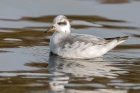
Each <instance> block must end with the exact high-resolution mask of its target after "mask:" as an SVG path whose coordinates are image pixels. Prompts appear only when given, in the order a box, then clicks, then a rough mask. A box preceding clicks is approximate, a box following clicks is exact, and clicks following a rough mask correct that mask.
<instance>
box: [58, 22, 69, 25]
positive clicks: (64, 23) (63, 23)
mask: <svg viewBox="0 0 140 93" xmlns="http://www.w3.org/2000/svg"><path fill="white" fill-rule="evenodd" d="M58 24H59V25H67V23H66V22H58Z"/></svg>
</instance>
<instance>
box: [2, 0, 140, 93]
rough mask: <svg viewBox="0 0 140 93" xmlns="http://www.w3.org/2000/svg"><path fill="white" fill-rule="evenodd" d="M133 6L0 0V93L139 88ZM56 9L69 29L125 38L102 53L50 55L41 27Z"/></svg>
mask: <svg viewBox="0 0 140 93" xmlns="http://www.w3.org/2000/svg"><path fill="white" fill-rule="evenodd" d="M139 8H140V2H139V0H59V1H58V0H57V2H56V1H53V0H41V1H37V0H34V1H33V0H30V1H25V0H20V1H19V0H13V1H10V0H1V3H0V93H11V92H12V93H140V21H139V20H140V16H139V15H140V12H139V10H138V9H139ZM59 14H64V15H66V16H67V17H68V19H70V22H71V25H72V29H71V30H72V32H74V33H82V34H91V35H97V36H100V37H104V38H106V37H115V36H124V35H129V39H128V40H127V41H126V42H124V43H123V44H121V45H119V46H117V47H116V48H115V49H113V50H111V51H110V52H108V53H107V54H105V55H104V57H103V58H96V59H91V60H74V59H64V58H61V57H59V56H56V55H52V54H50V53H49V37H50V36H51V35H52V33H47V34H44V31H46V30H47V29H48V28H49V27H50V26H51V25H52V20H53V18H54V17H55V16H57V15H59ZM95 24H96V26H95Z"/></svg>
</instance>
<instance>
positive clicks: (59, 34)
mask: <svg viewBox="0 0 140 93" xmlns="http://www.w3.org/2000/svg"><path fill="white" fill-rule="evenodd" d="M69 35H70V32H68V31H67V32H66V33H65V32H57V31H55V32H54V33H53V35H52V36H51V40H52V42H55V43H58V42H59V41H61V40H63V39H65V38H67V37H68V36H69Z"/></svg>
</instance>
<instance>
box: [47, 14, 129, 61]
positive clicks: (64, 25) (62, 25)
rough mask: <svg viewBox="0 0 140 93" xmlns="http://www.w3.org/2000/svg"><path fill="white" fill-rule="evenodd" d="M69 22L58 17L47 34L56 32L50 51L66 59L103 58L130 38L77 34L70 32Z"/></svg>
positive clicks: (60, 16) (61, 16) (62, 17)
mask: <svg viewBox="0 0 140 93" xmlns="http://www.w3.org/2000/svg"><path fill="white" fill-rule="evenodd" d="M70 28H71V26H70V23H69V20H68V19H67V18H66V17H65V16H63V15H58V16H57V17H55V18H54V20H53V26H52V27H51V28H49V29H48V30H47V31H46V32H49V31H52V30H54V31H55V32H54V33H53V35H52V36H51V38H50V51H51V52H52V53H54V54H57V55H59V56H62V57H64V58H78V59H91V58H95V57H101V56H102V55H104V54H105V53H106V52H108V51H109V50H111V49H113V48H114V47H115V46H117V45H118V44H120V43H122V42H124V41H125V40H126V39H128V36H123V37H115V38H100V37H97V36H93V35H86V34H76V33H71V31H70Z"/></svg>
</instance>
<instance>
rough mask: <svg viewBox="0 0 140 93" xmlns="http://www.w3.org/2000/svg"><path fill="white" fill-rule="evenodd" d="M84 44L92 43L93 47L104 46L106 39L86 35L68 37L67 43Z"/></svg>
mask: <svg viewBox="0 0 140 93" xmlns="http://www.w3.org/2000/svg"><path fill="white" fill-rule="evenodd" d="M77 41H78V42H79V43H82V42H84V43H85V44H86V43H92V44H93V45H98V44H104V43H105V39H103V38H100V37H97V36H93V35H85V34H71V35H70V36H68V38H67V39H66V41H65V42H67V43H70V44H73V43H75V42H77Z"/></svg>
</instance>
